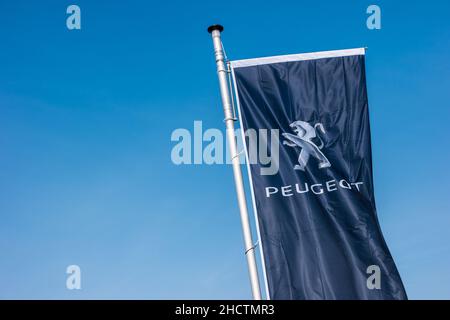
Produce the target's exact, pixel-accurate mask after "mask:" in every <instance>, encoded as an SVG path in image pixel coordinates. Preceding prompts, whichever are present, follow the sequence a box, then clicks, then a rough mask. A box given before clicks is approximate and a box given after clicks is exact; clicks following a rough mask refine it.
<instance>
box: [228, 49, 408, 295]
mask: <svg viewBox="0 0 450 320" xmlns="http://www.w3.org/2000/svg"><path fill="white" fill-rule="evenodd" d="M231 69H232V76H233V82H234V86H235V92H236V98H237V105H238V110H239V117H240V121H241V128H242V129H243V131H244V132H248V131H249V130H253V131H255V132H262V131H264V130H266V131H265V132H267V130H270V131H271V132H275V133H278V134H277V135H267V136H268V139H269V140H271V141H269V142H268V143H264V144H263V145H264V146H267V148H269V149H270V148H272V150H268V153H269V154H272V156H273V155H275V154H276V155H277V157H278V159H276V161H278V164H277V170H276V171H275V172H274V170H272V172H269V173H267V170H266V171H264V168H265V167H266V166H267V163H263V162H261V161H260V159H259V158H258V159H257V161H250V160H251V158H252V157H253V156H254V155H252V154H249V151H251V150H250V149H252V148H251V146H250V144H251V139H245V143H244V145H245V149H246V156H247V164H248V168H249V176H250V180H251V181H250V182H251V183H250V184H251V191H252V197H253V203H254V209H255V213H256V217H257V226H258V233H259V237H260V240H261V253H262V258H263V259H262V260H263V270H264V278H265V280H266V289H267V293H268V295H269V297H270V298H271V299H371V300H372V299H374V300H377V299H395V300H397V299H406V298H407V296H406V292H405V289H404V287H403V284H402V281H401V278H400V275H399V273H398V271H397V268H396V266H395V264H394V261H393V258H392V256H391V254H390V252H389V249H388V247H387V245H386V242H385V240H384V238H383V235H382V232H381V229H380V225H379V222H378V218H377V212H376V207H375V198H374V190H373V189H374V186H373V176H372V155H371V141H370V127H369V110H368V99H367V92H366V79H365V50H364V49H350V50H338V51H328V52H318V53H308V54H298V55H287V56H277V57H269V58H258V59H248V60H239V61H232V62H231ZM261 130H262V131H261ZM274 139H275V140H278V141H273V140H274ZM260 142H261V141H259V142H258V143H259V145H260V146H261V143H260ZM273 142H278V145H277V146H278V148H279V150H277V152H275V150H274V149H273V148H274V147H273V145H276V144H274V143H273ZM253 149H254V148H253ZM253 158H254V157H253ZM273 161H275V160H273Z"/></svg>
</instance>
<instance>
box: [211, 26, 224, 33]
mask: <svg viewBox="0 0 450 320" xmlns="http://www.w3.org/2000/svg"><path fill="white" fill-rule="evenodd" d="M214 30H219V31H220V32H222V31H223V26H221V25H220V24H213V25H212V26H209V27H208V32H209V33H212V32H213V31H214Z"/></svg>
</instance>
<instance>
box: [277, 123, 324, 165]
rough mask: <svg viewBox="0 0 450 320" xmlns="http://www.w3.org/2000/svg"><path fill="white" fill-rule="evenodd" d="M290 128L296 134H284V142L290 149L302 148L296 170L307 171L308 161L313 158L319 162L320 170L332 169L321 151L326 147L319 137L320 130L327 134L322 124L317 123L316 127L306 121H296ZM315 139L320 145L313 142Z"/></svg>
mask: <svg viewBox="0 0 450 320" xmlns="http://www.w3.org/2000/svg"><path fill="white" fill-rule="evenodd" d="M290 127H291V128H292V130H293V131H294V132H295V133H296V134H291V133H283V134H282V135H283V137H284V138H285V139H286V140H284V141H283V144H284V145H287V146H289V147H300V148H301V151H300V155H299V157H298V165H295V167H294V169H295V170H302V171H305V168H306V165H307V164H308V160H309V158H310V157H311V156H313V157H314V158H316V159H317V160H318V161H319V169H323V168H329V167H331V163H330V161H328V159H327V157H325V155H324V154H323V153H322V151H321V149H322V148H323V146H324V143H323V141H322V139H321V138H320V137H319V136H318V135H317V133H318V131H319V130H320V131H321V132H322V134H325V129H324V127H323V125H322V124H321V123H316V124H315V125H314V126H312V125H310V124H309V123H308V122H305V121H295V122H293V123H291V124H290ZM313 139H316V140H318V142H319V145H317V144H315V143H314V142H313Z"/></svg>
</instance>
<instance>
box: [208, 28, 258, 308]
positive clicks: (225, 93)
mask: <svg viewBox="0 0 450 320" xmlns="http://www.w3.org/2000/svg"><path fill="white" fill-rule="evenodd" d="M222 31H223V27H222V26H221V25H212V26H210V27H209V28H208V32H209V33H211V36H212V40H213V44H214V53H215V57H216V65H217V76H218V78H219V85H220V95H221V96H222V106H223V112H224V114H225V119H224V121H225V125H226V130H227V140H228V147H229V148H230V155H231V159H232V163H233V173H234V183H235V186H236V193H237V198H238V204H239V211H240V214H241V223H242V232H243V234H244V245H245V255H246V257H247V264H248V272H249V275H250V283H251V286H252V294H253V299H254V300H261V290H260V287H259V278H258V269H257V267H256V260H255V246H254V245H253V240H252V233H251V229H250V222H249V218H248V211H247V201H246V197H245V191H244V183H243V180H242V172H241V165H240V163H239V155H238V152H237V145H236V137H235V131H234V121H236V119H235V116H234V112H233V105H232V104H231V96H230V90H229V86H228V79H227V77H228V70H227V68H226V65H225V57H224V53H223V46H222V41H221V38H220V34H221V32H222Z"/></svg>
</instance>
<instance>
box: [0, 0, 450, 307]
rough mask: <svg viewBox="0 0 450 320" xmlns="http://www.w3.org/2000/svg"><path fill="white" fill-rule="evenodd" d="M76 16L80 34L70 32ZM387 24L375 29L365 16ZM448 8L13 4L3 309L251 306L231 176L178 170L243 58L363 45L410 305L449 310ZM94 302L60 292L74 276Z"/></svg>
mask: <svg viewBox="0 0 450 320" xmlns="http://www.w3.org/2000/svg"><path fill="white" fill-rule="evenodd" d="M70 4H77V5H79V6H80V7H81V15H82V22H81V23H82V29H81V30H74V31H69V30H68V29H67V28H66V25H65V20H66V17H67V15H66V13H65V12H66V8H67V6H68V5H70ZM370 4H378V5H379V6H380V7H381V10H382V29H381V30H375V31H371V30H368V29H367V28H366V24H365V21H366V18H367V15H366V13H365V11H366V8H367V6H369V5H370ZM449 12H450V3H449V2H448V1H433V2H427V3H421V4H420V3H418V2H414V1H410V2H407V3H405V2H399V1H397V3H393V1H373V2H369V1H315V2H314V1H299V0H297V1H245V2H243V1H227V2H221V3H220V2H211V1H204V2H203V1H198V2H187V1H154V2H151V1H135V0H130V1H126V2H114V1H74V2H65V1H45V2H42V1H39V2H37V1H33V2H28V1H22V0H17V1H2V2H1V3H0V43H1V49H0V218H1V220H0V252H1V259H0V298H31V299H37V298H39V299H47V298H61V299H80V298H87V299H91V298H102V299H107V298H135V299H162V298H174V299H177V298H192V299H200V298H210V299H215V298H227V299H228V298H230V299H239V298H250V297H251V293H250V286H249V283H248V277H247V269H246V262H245V259H244V256H243V253H242V250H243V245H242V235H241V226H240V221H239V214H238V208H237V203H236V197H235V192H234V184H233V178H232V170H231V167H230V166H226V165H216V166H207V165H191V166H175V165H174V164H172V162H171V159H170V152H171V149H172V147H173V146H174V144H175V143H173V142H171V141H170V136H171V133H172V131H173V130H174V129H176V128H187V129H190V128H192V127H193V122H194V120H202V121H203V127H204V128H222V126H223V122H222V119H223V114H222V109H221V106H220V97H219V91H218V84H217V78H216V73H215V64H214V58H213V51H212V43H211V40H210V38H209V35H208V34H207V32H206V27H207V26H208V25H210V24H212V23H217V22H219V23H222V24H223V25H224V26H225V32H224V34H223V42H224V45H225V47H226V50H227V54H228V56H229V58H231V59H243V58H253V57H260V56H270V55H278V54H290V53H300V52H310V51H322V50H332V49H344V48H354V47H361V46H368V47H369V49H368V53H367V58H366V59H367V60H366V64H367V82H368V91H369V103H370V112H371V114H370V116H371V126H372V143H373V157H374V178H375V195H376V199H377V207H378V214H379V218H380V223H381V226H382V229H383V232H384V235H385V238H386V241H387V243H388V245H389V247H390V250H391V252H392V254H393V256H394V259H395V261H396V263H397V266H398V268H399V271H400V274H401V276H402V278H403V281H404V284H405V287H406V290H407V292H408V294H409V297H410V298H412V299H430V298H437V299H450V273H449V270H450V232H448V229H449V227H450V214H449V213H450V199H449V195H450V170H448V164H449V163H450V152H449V147H448V146H449V142H448V141H449V139H450V126H449V125H448V120H449V119H450V108H449V101H450V90H449V83H450V64H449V56H450V42H449V41H448V39H450V23H449V22H448V13H449ZM70 264H77V265H79V266H80V267H81V270H82V289H81V290H78V291H77V290H72V291H69V290H67V289H66V287H65V281H66V273H65V270H66V267H67V266H68V265H70Z"/></svg>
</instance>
